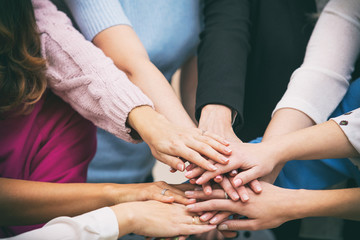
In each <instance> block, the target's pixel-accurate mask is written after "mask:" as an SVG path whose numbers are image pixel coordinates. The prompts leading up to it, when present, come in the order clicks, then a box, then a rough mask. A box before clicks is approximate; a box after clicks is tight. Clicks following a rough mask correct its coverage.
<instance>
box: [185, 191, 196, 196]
mask: <svg viewBox="0 0 360 240" xmlns="http://www.w3.org/2000/svg"><path fill="white" fill-rule="evenodd" d="M185 195H186V196H189V197H191V196H194V191H185Z"/></svg>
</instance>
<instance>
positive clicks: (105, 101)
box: [32, 0, 153, 141]
mask: <svg viewBox="0 0 360 240" xmlns="http://www.w3.org/2000/svg"><path fill="white" fill-rule="evenodd" d="M32 2H33V5H34V10H35V16H36V21H37V25H38V28H39V31H40V33H41V41H42V54H43V57H44V58H45V59H46V60H47V68H48V69H47V77H48V83H49V86H50V88H51V89H52V91H53V92H54V93H55V94H57V95H59V96H60V97H61V98H62V99H63V100H64V101H66V102H68V103H70V104H71V106H72V107H73V108H74V109H75V110H76V111H78V112H79V113H80V114H81V115H82V116H83V117H85V118H87V119H89V120H90V121H92V122H93V123H94V124H95V125H96V126H98V127H100V128H103V129H105V130H106V131H108V132H110V133H112V134H114V135H115V136H117V137H119V138H122V139H124V140H126V141H134V140H133V139H132V138H131V137H130V135H129V132H130V129H129V128H127V127H126V125H125V123H126V120H127V117H128V114H129V112H130V111H131V110H132V109H133V108H135V107H137V106H142V105H149V106H152V107H153V103H152V102H151V100H150V99H149V98H148V97H147V96H145V95H144V94H143V93H142V92H141V90H140V89H139V88H137V87H136V86H135V85H133V84H132V83H131V82H130V80H129V79H128V78H127V76H126V75H125V73H123V72H122V71H120V70H119V69H118V68H116V66H115V65H114V63H113V62H112V60H111V59H110V58H108V57H106V56H105V55H104V54H103V52H102V51H101V50H100V49H98V48H97V47H95V46H94V45H93V44H92V43H91V42H89V41H87V40H85V39H84V37H83V36H82V35H81V34H80V33H79V32H78V31H77V30H76V29H74V27H73V26H72V24H71V22H70V20H69V19H68V17H67V16H66V15H65V14H64V13H62V12H59V11H57V9H56V7H55V6H54V5H53V4H52V3H51V2H50V1H49V0H33V1H32Z"/></svg>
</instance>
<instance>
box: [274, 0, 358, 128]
mask: <svg viewBox="0 0 360 240" xmlns="http://www.w3.org/2000/svg"><path fill="white" fill-rule="evenodd" d="M359 49H360V1H359V0H330V2H329V3H328V4H327V6H326V7H325V9H324V11H323V13H322V14H321V16H320V18H319V20H318V22H317V24H316V26H315V29H314V32H313V34H312V36H311V39H310V41H309V44H308V46H307V50H306V56H305V59H304V63H303V64H302V66H301V67H300V68H299V69H297V70H296V71H295V72H294V73H293V75H292V77H291V80H290V83H289V85H288V89H287V91H286V93H285V94H284V96H283V98H282V99H281V101H280V102H279V103H278V105H277V106H276V108H275V110H274V112H275V111H277V110H278V109H280V108H295V109H298V110H300V111H302V112H304V113H305V114H307V115H308V116H309V117H310V118H312V119H313V120H314V121H315V122H316V123H321V122H324V121H326V120H327V119H328V117H329V116H330V114H331V113H332V112H333V111H334V110H335V108H336V107H337V105H338V104H339V103H340V101H341V100H342V98H343V97H344V95H345V93H346V91H347V89H348V87H349V80H350V78H351V73H352V72H353V68H354V64H355V61H356V59H357V57H358V55H359Z"/></svg>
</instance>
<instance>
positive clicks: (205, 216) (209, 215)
mask: <svg viewBox="0 0 360 240" xmlns="http://www.w3.org/2000/svg"><path fill="white" fill-rule="evenodd" d="M216 213H217V211H212V212H206V213H204V214H202V215H201V216H200V220H201V221H203V222H206V221H209V220H210V219H211V218H213V217H214V216H215V214H216Z"/></svg>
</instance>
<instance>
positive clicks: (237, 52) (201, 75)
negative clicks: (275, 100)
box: [196, 0, 250, 134]
mask: <svg viewBox="0 0 360 240" xmlns="http://www.w3.org/2000/svg"><path fill="white" fill-rule="evenodd" d="M249 5H250V3H249V1H247V0H240V1H237V0H230V1H219V0H208V1H205V8H204V16H205V28H204V31H203V32H202V33H201V35H200V39H201V42H200V45H199V49H198V88H197V96H196V117H197V119H199V118H200V120H199V124H200V127H201V128H204V129H205V130H207V128H208V127H210V126H208V124H206V123H208V122H209V123H211V126H214V125H217V124H218V125H220V124H224V123H226V128H227V129H229V127H231V110H232V109H234V110H235V111H237V112H238V114H239V116H238V117H237V124H238V123H241V122H242V112H243V100H244V88H245V77H246V68H247V57H248V53H249V51H250V43H249V41H250V30H249V25H250V6H249ZM210 104H213V105H210ZM219 105H220V106H219ZM204 106H206V108H205V107H204ZM217 111H219V113H224V112H225V111H226V112H227V113H226V115H224V117H222V116H223V115H222V114H216V113H215V112H217ZM200 113H201V117H200ZM229 116H230V117H229ZM214 117H215V119H214V120H212V119H213V118H214ZM208 118H211V119H209V120H207V119H208ZM210 128H211V127H210ZM210 130H211V129H210ZM218 130H221V129H218ZM229 131H230V130H229ZM217 134H220V132H217ZM224 134H225V133H224Z"/></svg>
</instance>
